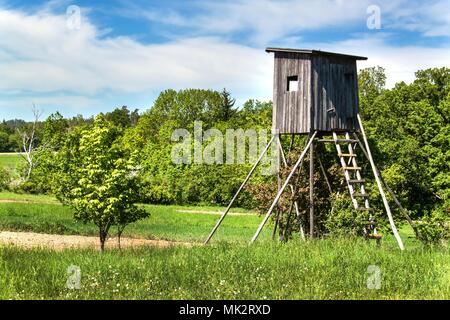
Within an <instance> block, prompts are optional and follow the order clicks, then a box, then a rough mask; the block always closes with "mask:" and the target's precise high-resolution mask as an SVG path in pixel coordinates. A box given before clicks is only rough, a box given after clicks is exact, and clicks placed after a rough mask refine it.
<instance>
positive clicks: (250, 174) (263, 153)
mask: <svg viewBox="0 0 450 320" xmlns="http://www.w3.org/2000/svg"><path fill="white" fill-rule="evenodd" d="M275 137H276V136H275V135H273V136H272V139H270V141H269V143H268V144H267V146H266V148H265V149H264V150H263V152H262V153H261V155H260V156H259V158H258V160H257V161H256V162H255V164H254V165H253V168H252V169H251V170H250V172H249V173H248V175H247V177H246V178H245V180H244V182H243V183H242V184H241V186H240V187H239V189H238V191H237V192H236V194H235V195H234V197H233V199H231V202H230V204H229V205H228V207H227V209H226V210H225V212H224V213H223V214H222V216H221V217H220V219H219V221H218V222H217V224H216V225H215V226H214V228H213V230H212V231H211V233H210V234H209V236H208V238H207V239H206V240H205V243H204V244H205V245H206V244H208V243H209V241H210V240H211V238H212V237H213V236H214V234H215V233H216V231H217V229H218V228H219V226H220V225H221V224H222V222H223V220H224V219H225V217H226V215H227V214H228V212H229V211H230V209H231V207H232V206H233V204H234V202H235V201H236V199H237V197H238V196H239V194H240V193H241V191H242V190H243V189H244V187H245V185H246V184H247V182H248V180H250V177H251V176H252V175H253V172H255V170H256V167H257V166H258V164H259V163H260V162H261V160H262V158H263V157H264V155H265V154H266V153H267V150H269V147H270V145H271V144H272V142H273V140H274V139H275Z"/></svg>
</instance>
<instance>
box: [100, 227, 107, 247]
mask: <svg viewBox="0 0 450 320" xmlns="http://www.w3.org/2000/svg"><path fill="white" fill-rule="evenodd" d="M99 233H100V250H101V251H102V252H104V251H105V242H106V237H107V236H108V232H107V231H106V230H103V229H100V232H99Z"/></svg>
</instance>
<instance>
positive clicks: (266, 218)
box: [250, 131, 317, 243]
mask: <svg viewBox="0 0 450 320" xmlns="http://www.w3.org/2000/svg"><path fill="white" fill-rule="evenodd" d="M316 135H317V131H316V132H314V134H313V135H312V137H311V138H310V140H309V142H308V145H307V146H306V148H305V150H303V152H302V154H301V155H300V158H299V159H298V160H297V163H296V164H295V165H294V168H293V169H292V171H291V173H290V174H289V176H288V177H287V179H286V181H285V182H284V184H283V186H282V187H281V189H280V191H278V194H277V195H276V197H275V199H274V201H273V203H272V205H271V206H270V208H269V210H268V211H267V213H266V216H265V217H264V219H263V221H262V222H261V224H260V225H259V227H258V230H256V233H255V235H254V236H253V238H252V240H251V242H250V243H253V242H255V240H256V239H258V236H259V234H260V233H261V231H262V229H263V228H264V226H265V224H266V223H267V220H269V217H270V215H271V214H272V211H273V209H274V208H275V206H276V205H277V203H278V201H279V200H280V198H281V195H282V194H283V192H284V190H285V189H286V187H287V186H288V184H289V181H290V180H291V179H292V177H293V176H294V174H295V172H296V171H297V169H298V167H299V166H300V164H301V163H302V162H303V158H304V157H305V155H306V152H308V149H309V147H310V146H311V143H312V142H313V140H314V138H315V137H316Z"/></svg>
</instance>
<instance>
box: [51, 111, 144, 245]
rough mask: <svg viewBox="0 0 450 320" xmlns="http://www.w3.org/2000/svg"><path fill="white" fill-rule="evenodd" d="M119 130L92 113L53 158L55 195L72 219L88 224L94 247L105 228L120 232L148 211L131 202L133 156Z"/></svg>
mask: <svg viewBox="0 0 450 320" xmlns="http://www.w3.org/2000/svg"><path fill="white" fill-rule="evenodd" d="M121 135H122V129H121V128H118V127H117V126H114V125H113V124H112V123H111V122H109V121H107V120H106V119H105V118H104V116H98V117H97V118H96V120H95V122H94V125H93V127H92V128H90V129H80V130H77V131H74V132H73V133H71V134H70V135H69V137H68V139H67V140H66V143H65V146H64V147H63V149H62V150H61V152H60V154H59V157H60V158H61V159H60V163H61V167H60V170H59V174H58V175H59V181H60V183H59V187H58V188H57V190H56V194H57V195H58V198H59V199H60V200H61V201H62V202H63V203H64V204H66V205H69V206H70V207H72V208H73V209H74V210H75V219H76V220H79V221H82V222H84V223H88V222H91V223H94V224H95V225H96V226H97V227H98V229H99V237H100V247H101V250H102V251H104V248H105V241H106V239H107V236H108V234H109V231H110V229H111V227H113V226H118V227H119V232H120V235H121V234H122V232H123V229H124V228H125V226H127V225H128V224H130V223H132V222H135V221H137V220H139V219H142V218H145V217H147V216H148V215H149V214H148V213H147V212H146V211H145V210H143V209H142V208H140V207H138V206H137V205H136V203H137V201H138V197H139V190H138V189H139V188H138V176H137V174H136V164H135V157H134V156H133V155H128V154H127V153H126V152H125V151H124V150H123V148H122V147H121V144H120V143H119V139H120V137H121Z"/></svg>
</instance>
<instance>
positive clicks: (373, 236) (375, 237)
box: [367, 233, 383, 240]
mask: <svg viewBox="0 0 450 320" xmlns="http://www.w3.org/2000/svg"><path fill="white" fill-rule="evenodd" d="M367 238H369V239H375V240H380V239H381V238H383V235H382V234H379V233H373V234H368V235H367Z"/></svg>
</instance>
